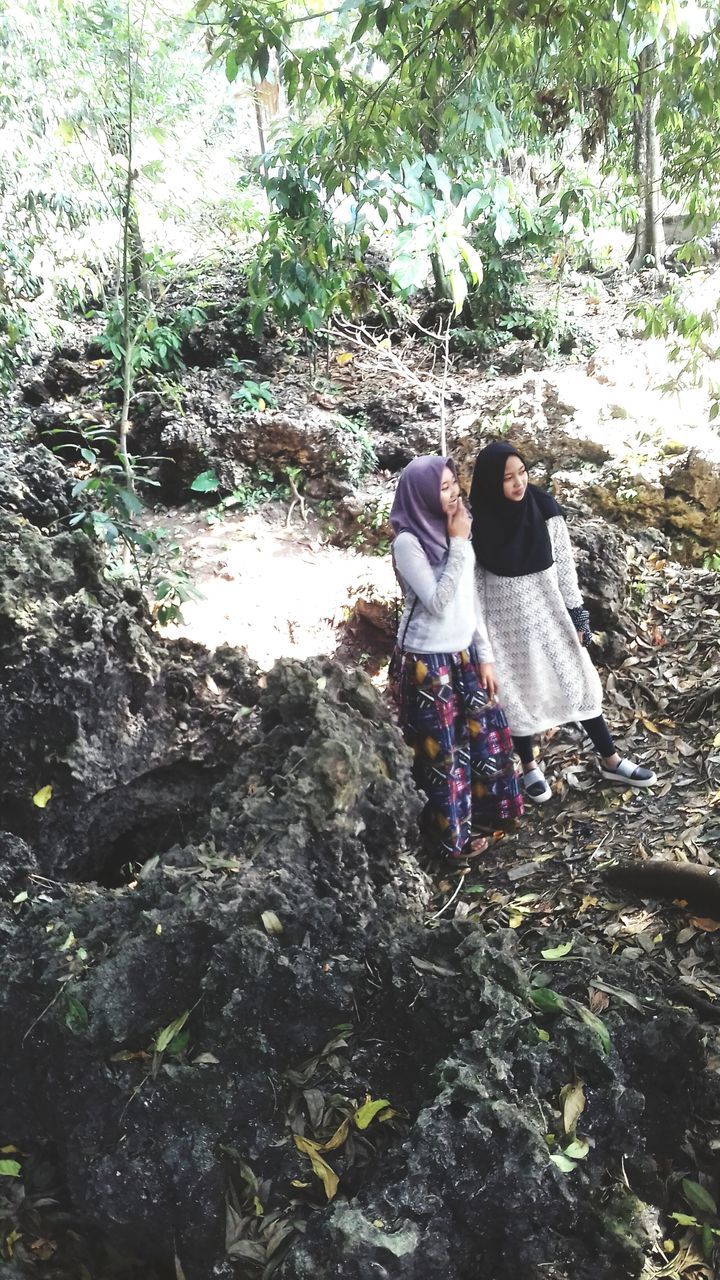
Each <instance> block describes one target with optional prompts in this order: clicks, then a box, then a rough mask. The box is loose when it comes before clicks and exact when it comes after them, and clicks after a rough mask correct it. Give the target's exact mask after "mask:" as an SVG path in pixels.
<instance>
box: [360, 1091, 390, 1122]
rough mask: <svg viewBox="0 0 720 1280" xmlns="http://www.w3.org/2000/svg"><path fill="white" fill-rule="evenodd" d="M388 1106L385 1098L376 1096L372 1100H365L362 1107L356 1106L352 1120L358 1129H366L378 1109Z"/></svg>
mask: <svg viewBox="0 0 720 1280" xmlns="http://www.w3.org/2000/svg"><path fill="white" fill-rule="evenodd" d="M389 1106H390V1103H389V1102H388V1100H387V1098H376V1099H375V1101H374V1102H372V1101H371V1102H365V1103H364V1104H363V1106H362V1107H358V1109H357V1111H356V1112H355V1116H354V1120H355V1124H356V1126H357V1128H358V1129H367V1127H368V1125H369V1124H370V1123H371V1122H372V1121H373V1120H374V1119H375V1116H376V1115H377V1114H378V1112H379V1111H386V1110H387V1108H388V1107H389Z"/></svg>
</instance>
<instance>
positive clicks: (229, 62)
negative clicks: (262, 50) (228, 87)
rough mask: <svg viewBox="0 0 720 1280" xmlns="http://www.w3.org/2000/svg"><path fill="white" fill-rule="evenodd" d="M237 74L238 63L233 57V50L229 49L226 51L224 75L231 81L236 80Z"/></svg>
mask: <svg viewBox="0 0 720 1280" xmlns="http://www.w3.org/2000/svg"><path fill="white" fill-rule="evenodd" d="M237 73H238V63H237V57H236V56H235V50H234V49H230V50H229V51H228V54H227V57H226V58H225V75H226V76H227V78H228V80H230V81H233V80H236V79H237Z"/></svg>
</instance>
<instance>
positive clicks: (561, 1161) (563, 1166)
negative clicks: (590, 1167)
mask: <svg viewBox="0 0 720 1280" xmlns="http://www.w3.org/2000/svg"><path fill="white" fill-rule="evenodd" d="M550 1159H551V1160H552V1162H553V1164H556V1165H557V1167H558V1169H560V1170H561V1171H562V1172H563V1173H572V1171H573V1169H576V1168H577V1165H576V1164H575V1161H574V1160H569V1159H568V1157H567V1156H565V1155H563V1153H562V1152H561V1151H558V1153H557V1155H554V1156H551V1157H550Z"/></svg>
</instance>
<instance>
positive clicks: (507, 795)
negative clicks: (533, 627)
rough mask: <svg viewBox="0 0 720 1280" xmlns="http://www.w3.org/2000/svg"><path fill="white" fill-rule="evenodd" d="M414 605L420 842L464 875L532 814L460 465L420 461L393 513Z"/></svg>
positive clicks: (405, 721)
mask: <svg viewBox="0 0 720 1280" xmlns="http://www.w3.org/2000/svg"><path fill="white" fill-rule="evenodd" d="M390 522H391V524H392V527H393V531H394V540H393V548H392V555H393V564H394V567H395V573H396V574H397V578H398V581H399V583H400V586H401V588H402V592H403V596H404V599H405V607H404V610H403V614H402V617H401V619H400V626H399V628H398V638H397V644H396V648H395V653H394V655H393V663H392V671H393V684H394V688H395V693H396V696H397V700H398V707H399V716H400V727H401V728H402V730H403V733H404V735H405V739H406V741H407V742H408V743H409V744H410V745H411V746H412V748H413V751H414V756H415V761H414V774H415V780H416V782H417V784H418V787H419V788H420V789H421V790H422V791H424V793H425V795H426V797H427V804H426V806H425V810H424V813H423V823H422V825H423V832H424V835H425V837H426V839H427V841H428V843H429V845H430V846H431V848H432V850H433V851H434V852H437V853H439V854H440V855H442V856H443V857H445V858H447V859H448V860H449V861H450V862H452V864H453V865H455V866H461V867H462V866H464V865H465V864H466V862H467V859H468V858H469V857H472V856H475V855H477V854H479V853H482V852H483V851H484V849H486V848H487V840H483V839H477V840H473V839H472V830H473V827H475V828H484V829H486V830H487V829H488V828H490V829H491V830H494V829H495V828H497V827H498V826H499V825H501V824H502V823H506V824H507V823H510V822H512V821H513V820H514V819H515V818H516V817H518V816H519V815H520V814H521V813H522V812H523V801H522V797H521V794H520V788H519V783H518V778H517V775H516V773H515V769H514V766H513V756H512V740H511V738H510V731H509V729H508V726H507V720H506V719H505V714H504V712H503V711H502V708H501V707H500V706H499V705H498V703H497V700H496V696H495V695H496V692H497V686H496V682H495V669H494V666H493V655H492V651H491V649H490V643H489V641H488V638H487V632H486V630H485V625H484V623H483V620H482V618H481V617H480V614H479V612H478V608H477V594H476V591H475V582H474V577H475V575H474V569H475V558H474V555H473V550H472V545H471V543H470V527H471V524H470V516H469V515H468V512H467V510H466V509H465V506H464V504H463V502H462V500H461V498H460V488H459V485H458V480H457V474H456V471H455V464H454V463H453V461H452V458H442V457H437V456H432V457H424V458H414V459H413V461H412V462H411V463H410V464H409V466H407V467H406V468H405V470H404V471H403V473H402V475H401V476H400V480H399V481H398V487H397V490H396V493H395V500H394V502H393V505H392V510H391V512H390Z"/></svg>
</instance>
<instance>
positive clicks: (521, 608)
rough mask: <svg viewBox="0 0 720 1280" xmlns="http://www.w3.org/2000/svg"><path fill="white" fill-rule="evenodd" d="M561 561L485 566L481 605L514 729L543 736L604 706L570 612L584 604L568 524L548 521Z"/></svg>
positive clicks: (556, 558) (480, 581)
mask: <svg viewBox="0 0 720 1280" xmlns="http://www.w3.org/2000/svg"><path fill="white" fill-rule="evenodd" d="M547 527H548V533H549V534H550V541H551V543H552V549H553V558H554V561H555V563H554V564H552V565H550V568H549V569H543V570H542V571H541V572H540V573H531V574H527V575H525V576H524V577H520V578H500V577H497V576H496V575H495V574H494V573H490V571H489V570H488V569H483V568H482V567H481V566H478V569H477V585H478V593H479V596H480V607H481V610H482V614H483V617H484V618H485V622H486V625H487V630H488V635H489V637H490V644H491V646H492V650H493V653H494V655H495V669H496V674H497V679H498V685H499V693H500V698H501V699H502V704H503V707H504V709H505V713H506V715H507V718H508V723H509V725H510V729H511V730H512V732H513V733H514V734H517V735H518V736H520V737H524V736H525V735H527V734H533V733H542V732H543V731H544V730H545V729H551V728H552V727H553V726H554V725H558V724H566V723H567V722H568V721H569V720H592V719H594V717H595V716H599V715H600V714H601V710H602V686H601V684H600V678H599V676H598V673H597V671H596V670H595V668H594V666H593V664H592V662H591V661H590V657H589V655H588V653H587V651H586V650H585V649H583V647H582V645H581V644H580V641H579V640H578V637H577V632H576V630H575V626H574V624H573V621H572V619H571V617H570V615H569V613H568V609H574V608H575V607H576V606H578V605H580V606H582V602H583V600H582V595H581V594H580V588H579V587H578V580H577V573H576V570H575V561H574V560H573V554H572V547H571V546H570V538H569V536H568V531H567V525H566V523H565V521H564V520H563V518H562V517H561V516H553V517H552V518H551V519H550V520H548V522H547Z"/></svg>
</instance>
